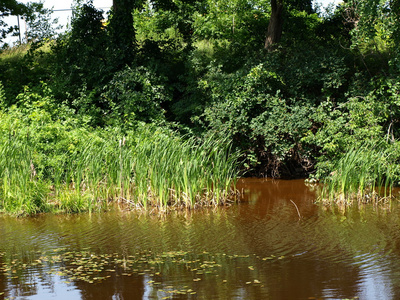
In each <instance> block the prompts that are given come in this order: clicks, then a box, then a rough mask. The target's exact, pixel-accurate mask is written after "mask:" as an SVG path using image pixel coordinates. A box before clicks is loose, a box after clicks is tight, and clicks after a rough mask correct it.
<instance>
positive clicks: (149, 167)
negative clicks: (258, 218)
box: [0, 85, 238, 214]
mask: <svg viewBox="0 0 400 300" xmlns="http://www.w3.org/2000/svg"><path fill="white" fill-rule="evenodd" d="M0 91H2V88H1V87H0ZM0 97H1V98H0V100H4V93H0ZM17 100H18V103H16V104H15V105H13V106H11V107H9V108H6V109H5V108H4V102H1V104H2V106H3V110H2V111H1V112H0V154H1V155H0V157H1V158H0V211H8V212H14V213H17V214H20V213H36V212H42V211H67V212H78V211H93V210H98V209H102V208H105V207H107V205H108V202H109V201H111V200H119V201H120V202H123V203H125V204H127V205H128V206H147V205H152V206H158V207H160V208H162V209H165V208H166V207H167V206H170V205H173V206H177V207H186V208H193V207H196V206H197V205H199V204H201V205H209V204H215V205H216V204H221V203H225V202H226V201H227V200H228V199H234V198H235V195H234V194H231V189H232V188H234V187H232V186H231V185H232V183H233V181H234V180H235V178H236V176H237V159H238V154H237V153H235V152H233V151H231V148H230V146H229V144H230V143H229V141H228V140H227V139H218V138H216V137H214V136H210V137H208V138H207V139H203V140H200V139H198V138H195V137H181V136H179V135H177V134H176V133H175V132H174V131H172V130H170V129H168V128H166V127H165V128H161V127H155V126H149V125H145V124H144V123H143V122H140V123H137V124H136V126H135V130H127V131H123V130H121V129H120V128H118V127H116V126H114V127H105V128H97V129H95V128H93V127H91V126H89V125H87V124H85V120H84V119H82V120H80V119H78V118H76V117H75V116H74V111H72V110H71V109H70V108H68V107H67V106H66V105H56V104H55V100H54V98H53V96H52V94H51V91H50V89H49V88H48V87H47V86H46V85H43V87H42V92H41V93H36V92H33V91H29V90H25V92H24V93H23V94H20V95H19V96H18V97H17Z"/></svg>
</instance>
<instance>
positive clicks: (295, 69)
mask: <svg viewBox="0 0 400 300" xmlns="http://www.w3.org/2000/svg"><path fill="white" fill-rule="evenodd" d="M125 2H126V1H117V2H116V3H119V4H118V5H117V7H115V8H114V9H113V10H112V11H111V12H110V15H109V20H108V21H104V20H103V18H104V16H103V12H102V11H99V10H98V9H96V8H95V7H94V6H93V5H92V3H91V2H90V1H89V2H88V3H87V4H83V5H81V6H80V7H79V8H77V11H76V13H75V14H74V16H75V17H74V19H73V20H72V26H71V29H70V30H69V31H67V32H66V33H65V34H64V35H62V36H61V37H59V38H57V39H56V40H52V41H50V42H47V44H46V45H45V46H44V47H41V48H31V49H29V50H26V51H25V52H22V51H20V52H16V54H12V51H15V50H7V51H3V53H2V54H1V57H0V81H1V82H2V84H3V89H0V90H1V93H2V94H1V95H0V97H1V107H2V112H1V113H2V116H3V117H2V119H4V120H14V119H15V120H17V121H15V122H27V123H25V124H26V127H24V126H22V127H21V129H20V133H19V135H18V136H29V140H30V141H29V143H30V144H29V145H31V144H34V145H35V147H39V148H40V147H41V148H40V151H39V150H37V151H36V150H35V151H36V152H35V151H34V152H33V153H34V154H35V153H36V154H35V155H36V157H35V159H37V160H38V162H37V163H36V164H35V172H36V173H37V174H41V175H40V176H44V177H43V178H49V180H56V179H55V178H53V177H54V176H55V175H54V174H55V173H54V172H53V171H50V170H53V168H57V167H59V166H60V165H62V164H60V162H62V161H66V160H65V159H67V158H68V159H71V157H72V156H71V155H73V153H75V152H74V151H75V150H74V149H75V148H74V147H78V148H79V147H81V146H79V145H80V143H83V141H85V140H87V138H86V137H87V136H88V135H91V134H94V135H95V136H96V138H99V139H106V138H105V137H104V136H103V133H104V132H109V134H110V139H111V140H113V139H112V138H111V136H115V135H118V136H120V139H121V137H122V136H125V135H126V134H125V133H129V132H136V130H138V129H137V128H138V127H140V126H142V125H141V124H147V125H145V126H150V127H155V128H157V127H160V126H163V127H170V128H175V129H176V130H178V131H179V132H180V133H181V134H184V135H183V137H181V138H179V139H178V140H177V141H176V143H177V145H181V144H180V143H183V144H185V143H189V144H190V143H191V142H190V141H192V142H193V141H195V140H196V139H197V138H200V139H203V140H204V139H205V140H209V139H210V138H211V137H213V138H215V139H216V140H219V141H225V142H227V143H228V144H231V145H232V147H233V148H234V149H235V151H236V150H238V151H240V153H242V158H241V161H243V164H242V165H241V170H242V172H243V173H246V174H249V175H262V176H276V177H297V176H311V177H314V178H316V179H328V181H329V182H335V180H336V179H335V178H334V177H335V176H336V175H337V176H339V175H343V176H342V179H341V180H344V179H343V178H347V177H346V176H345V175H344V174H345V173H346V172H347V171H344V170H342V169H341V167H340V166H341V165H343V164H347V165H348V166H350V165H351V166H352V167H351V168H352V170H353V172H354V174H357V173H358V170H359V169H360V168H364V169H365V170H366V172H367V173H368V172H371V173H373V174H375V175H371V176H369V175H368V176H369V177H368V176H367V175H365V176H367V177H368V179H360V181H361V182H362V183H360V184H359V185H356V187H355V188H353V187H352V188H351V189H350V190H351V191H352V193H356V194H357V193H358V192H356V191H357V189H360V192H361V195H363V193H364V191H365V185H364V183H365V182H367V183H368V184H370V185H372V186H375V185H379V184H385V185H386V184H388V185H392V184H395V183H397V182H398V181H399V179H400V178H399V175H400V174H399V172H398V167H397V166H398V162H399V159H400V151H399V142H398V138H399V136H400V127H399V124H400V107H399V106H400V84H399V82H400V51H399V49H398V45H399V43H400V22H399V18H400V17H399V10H398V8H399V1H398V0H393V1H390V2H385V1H382V0H374V1H361V2H359V1H353V0H347V1H344V3H342V4H341V5H339V6H338V7H336V8H335V9H334V10H333V11H330V12H325V13H324V14H323V13H317V12H315V11H313V9H312V8H311V7H310V6H309V1H303V2H302V1H292V2H290V1H289V2H283V3H284V11H283V14H282V17H283V21H284V22H283V28H282V30H283V31H282V39H281V40H280V42H279V44H277V45H276V46H275V47H274V48H273V49H269V51H266V50H265V49H264V41H265V34H266V31H267V27H268V20H269V18H270V14H271V8H270V4H269V3H268V2H266V1H263V0H259V1H239V0H218V1H211V0H196V1H194V0H193V1H189V0H185V1H174V2H171V1H166V0H159V1H154V2H153V1H151V2H141V1H138V2H135V3H134V4H132V3H131V2H129V1H128V2H129V3H128V2H127V3H125ZM122 7H125V8H128V11H129V12H130V13H129V14H127V13H126V10H123V9H122ZM118 28H120V30H117V29H118ZM50 95H51V96H50ZM37 110H44V112H40V113H38V112H37ZM28 120H29V121H28ZM4 122H5V123H4V124H6V123H7V122H8V123H10V122H11V121H4ZM30 122H37V123H40V124H43V125H41V126H33V127H32V126H31V125H29V124H30ZM8 123H7V124H8ZM10 124H11V123H10ZM13 126H14V125H13ZM15 126H16V125H15ZM28 126H30V128H35V129H34V130H30V131H29V134H28V133H24V130H27V128H28ZM7 130H9V131H7ZM7 130H5V131H4V130H3V131H2V132H3V133H2V134H3V135H4V136H3V137H2V139H7V141H8V142H11V140H10V133H9V132H10V130H11V129H7ZM12 130H14V129H12ZM6 132H8V133H7V134H6ZM92 132H95V133H92ZM99 132H102V133H101V134H99ZM11 136H14V135H13V134H11ZM89 140H93V139H89ZM117 140H118V139H117ZM117 140H114V142H115V141H117ZM185 140H187V141H186V142H185ZM22 141H23V140H21V139H20V138H18V139H17V140H16V141H15V143H16V144H15V145H17V144H18V143H23V142H22ZM44 141H46V142H44ZM174 141H175V140H174ZM166 143H167V144H168V143H169V141H166ZM189 144H188V146H187V147H189V148H191V147H192V146H189ZM29 145H27V146H26V147H28V146H29ZM185 145H186V144H185ZM366 145H369V146H368V147H367V146H366ZM377 145H379V147H378V146H377ZM103 146H104V147H106V148H107V147H111V146H106V145H105V144H104V145H103ZM103 146H102V147H103ZM13 147H14V146H13ZM15 147H17V146H15ZM177 147H180V146H177ZM185 147H186V146H185ZM39 148H37V149H39ZM70 148H71V149H70ZM111 148H112V147H111ZM195 148H196V147H195ZM378 148H379V149H378ZM35 149H36V148H35ZM79 149H82V148H79ZM107 149H108V148H107ZM116 149H117V148H116ZM21 151H22V150H21ZM24 151H28V150H24ZM48 151H51V153H52V154H51V155H49V154H48ZM68 151H69V152H68ZM160 151H161V152H163V150H161V149H160ZM361 152H362V154H361ZM110 153H112V151H111V152H110ZM355 153H356V154H357V155H358V154H360V156H361V157H364V158H363V159H364V161H362V160H360V161H354V164H350V163H349V162H347V160H349V159H350V157H353V156H354V155H355ZM382 153H385V155H383V154H382ZM387 153H390V155H389V154H387ZM34 154H30V155H34ZM381 154H382V155H383V157H385V159H383V158H382V159H383V160H382V161H381V160H380V159H379V160H378V159H375V158H376V157H377V156H379V157H380V156H381ZM110 155H111V154H110ZM160 155H161V153H160ZM181 155H186V154H181ZM24 156H25V155H24ZM27 157H28V156H27ZM99 159H100V158H99ZM360 159H361V158H360ZM100 160H101V161H104V160H106V158H104V157H103V158H101V159H100ZM369 160H374V162H373V165H369V164H364V162H368V161H369ZM87 163H88V164H90V163H89V162H87ZM367 166H369V167H368V168H367ZM21 167H22V165H21ZM25 167H26V168H28V167H29V163H27V165H26V166H25ZM364 169H363V170H364ZM340 170H342V171H340ZM365 170H364V171H365ZM332 174H336V175H335V176H332ZM346 174H347V173H346ZM63 176H64V175H63ZM360 176H361V175H360ZM362 176H364V175H362ZM352 177H354V176H353V175H352ZM24 180H28V178H26V179H24ZM57 180H59V181H61V182H64V183H65V182H68V180H67V179H66V178H64V177H63V178H62V179H57ZM388 180H389V181H388ZM333 186H339V185H337V184H336V183H335V184H333ZM334 189H335V190H338V191H339V192H340V193H342V192H343V193H345V194H346V193H347V188H346V190H340V189H342V188H334ZM35 193H36V192H35ZM162 197H166V196H162Z"/></svg>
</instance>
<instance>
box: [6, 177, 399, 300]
mask: <svg viewBox="0 0 400 300" xmlns="http://www.w3.org/2000/svg"><path fill="white" fill-rule="evenodd" d="M238 188H239V189H241V190H243V191H244V199H243V200H242V201H241V202H240V203H239V204H238V205H232V206H231V207H223V208H217V209H204V210H199V211H192V212H179V213H178V212H176V213H171V214H169V215H166V216H159V215H146V214H144V213H137V212H121V211H114V212H109V213H103V214H91V215H90V214H85V215H42V216H37V217H32V218H12V217H6V216H3V217H0V241H1V243H0V299H50V298H52V299H54V298H57V299H162V298H165V299H313V298H317V299H318V298H321V299H345V298H346V299H355V298H357V297H359V298H360V299H400V288H399V287H400V259H399V258H400V257H399V256H400V230H399V229H400V228H399V226H400V213H399V209H398V207H397V206H396V205H394V206H392V207H390V209H388V208H378V207H374V206H365V207H351V208H347V209H345V210H343V209H339V208H335V207H324V206H320V205H316V204H315V197H316V196H315V193H314V192H313V191H312V190H311V189H310V188H308V187H306V186H305V185H304V182H303V181H302V180H292V181H283V180H279V181H273V180H262V179H252V178H249V179H243V180H240V181H239V183H238Z"/></svg>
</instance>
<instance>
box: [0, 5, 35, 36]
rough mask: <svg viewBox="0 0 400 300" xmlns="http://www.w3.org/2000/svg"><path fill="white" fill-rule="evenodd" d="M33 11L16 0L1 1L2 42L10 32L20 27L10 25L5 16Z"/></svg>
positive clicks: (0, 33) (0, 31) (0, 29)
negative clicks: (4, 18)
mask: <svg viewBox="0 0 400 300" xmlns="http://www.w3.org/2000/svg"><path fill="white" fill-rule="evenodd" d="M30 13H31V11H30V9H29V7H28V6H27V5H24V4H23V3H21V2H18V1H16V0H1V1H0V42H1V41H2V40H3V39H4V38H5V37H6V36H7V35H8V34H10V33H12V32H13V31H16V30H17V29H18V27H17V26H8V25H7V23H5V22H4V20H3V17H7V16H11V15H14V16H16V15H29V14H30Z"/></svg>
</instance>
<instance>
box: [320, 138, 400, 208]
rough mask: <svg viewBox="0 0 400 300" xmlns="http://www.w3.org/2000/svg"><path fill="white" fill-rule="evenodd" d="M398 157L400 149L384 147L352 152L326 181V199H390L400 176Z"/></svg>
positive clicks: (345, 200)
mask: <svg viewBox="0 0 400 300" xmlns="http://www.w3.org/2000/svg"><path fill="white" fill-rule="evenodd" d="M397 157H398V154H397V150H395V148H394V147H388V146H385V145H384V144H378V145H375V146H373V147H371V146H368V145H364V146H361V147H359V148H353V149H351V150H349V151H348V152H347V153H346V154H345V155H344V156H343V157H342V158H341V159H340V160H339V161H338V162H337V163H336V166H335V170H334V171H333V172H332V173H331V175H330V176H329V177H328V178H326V180H325V181H324V187H323V191H322V198H323V199H325V200H330V201H335V202H343V203H351V202H353V201H357V202H368V201H369V202H378V201H381V200H384V199H387V198H389V197H390V196H391V193H392V188H393V185H394V184H395V182H396V181H398V180H399V175H400V173H399V171H400V170H399V165H398V164H397Z"/></svg>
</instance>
